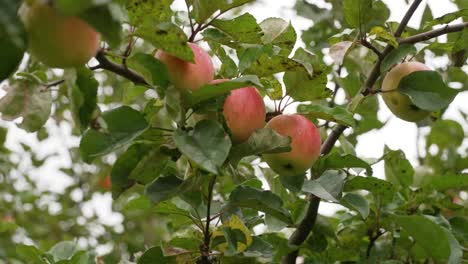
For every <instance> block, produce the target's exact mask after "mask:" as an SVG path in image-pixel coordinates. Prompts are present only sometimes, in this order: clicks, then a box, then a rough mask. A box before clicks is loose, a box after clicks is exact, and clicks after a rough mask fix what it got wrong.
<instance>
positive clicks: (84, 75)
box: [68, 67, 99, 130]
mask: <svg viewBox="0 0 468 264" xmlns="http://www.w3.org/2000/svg"><path fill="white" fill-rule="evenodd" d="M69 87H70V88H69V90H68V96H69V98H70V101H71V104H70V108H71V111H72V113H73V118H74V120H75V125H76V126H77V127H78V128H80V129H81V130H85V129H86V128H88V126H89V124H90V123H91V121H92V119H93V115H94V114H95V111H97V110H98V105H97V91H98V87H99V83H98V81H97V80H96V79H95V78H94V74H93V72H92V71H91V70H89V69H87V68H86V67H80V68H77V69H76V81H75V83H74V84H70V85H69Z"/></svg>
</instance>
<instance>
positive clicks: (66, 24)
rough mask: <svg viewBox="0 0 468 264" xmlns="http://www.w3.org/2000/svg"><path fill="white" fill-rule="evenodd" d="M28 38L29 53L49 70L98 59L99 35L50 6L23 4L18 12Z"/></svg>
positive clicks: (36, 3) (76, 19)
mask: <svg viewBox="0 0 468 264" xmlns="http://www.w3.org/2000/svg"><path fill="white" fill-rule="evenodd" d="M19 14H20V17H21V19H22V21H23V23H24V25H25V28H26V32H27V35H28V50H29V53H30V54H31V55H32V56H34V57H36V58H37V59H38V60H40V61H41V62H42V63H44V64H45V65H47V66H49V67H55V68H69V67H76V66H80V65H83V64H85V63H86V62H88V61H89V60H90V59H91V58H92V57H93V56H95V55H96V53H97V50H98V48H99V41H100V35H99V33H97V32H96V31H95V30H94V29H93V27H91V26H90V25H89V24H87V23H86V22H85V21H83V20H82V19H80V18H78V17H75V16H65V15H63V14H60V13H59V11H57V10H56V9H54V8H53V7H52V6H50V5H49V4H45V3H41V1H33V2H32V3H31V4H30V5H28V4H26V3H24V4H23V6H22V7H21V9H20V11H19Z"/></svg>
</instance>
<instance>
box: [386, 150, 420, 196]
mask: <svg viewBox="0 0 468 264" xmlns="http://www.w3.org/2000/svg"><path fill="white" fill-rule="evenodd" d="M384 152H385V154H384V161H385V178H386V179H387V180H388V181H389V182H391V183H393V185H395V186H403V187H408V186H410V185H411V183H412V182H413V175H414V169H413V166H411V163H410V162H409V161H408V160H407V159H406V156H405V153H404V152H403V151H401V150H391V149H389V148H388V147H387V146H385V150H384Z"/></svg>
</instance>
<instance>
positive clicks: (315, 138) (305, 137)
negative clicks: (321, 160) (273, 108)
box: [263, 114, 321, 176]
mask: <svg viewBox="0 0 468 264" xmlns="http://www.w3.org/2000/svg"><path fill="white" fill-rule="evenodd" d="M266 127H269V128H272V129H274V130H275V131H276V132H278V133H279V134H281V135H283V136H289V137H291V140H292V142H291V151H289V152H283V153H274V154H264V155H263V160H264V161H265V162H266V163H268V165H269V166H270V168H271V169H273V170H274V171H275V172H276V173H278V174H280V175H282V176H294V175H298V174H301V173H304V172H305V171H306V170H307V169H309V168H311V167H312V165H313V164H314V163H315V161H317V159H318V157H319V156H320V146H321V140H320V134H319V131H318V129H317V128H316V127H315V125H314V124H313V123H312V122H311V121H310V120H309V119H307V118H305V117H304V116H302V115H299V114H293V115H278V116H275V117H273V119H271V120H270V121H269V122H268V123H267V125H266Z"/></svg>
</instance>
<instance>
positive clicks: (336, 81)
mask: <svg viewBox="0 0 468 264" xmlns="http://www.w3.org/2000/svg"><path fill="white" fill-rule="evenodd" d="M25 2H30V1H25ZM51 2H52V4H53V6H54V8H56V9H58V10H60V12H62V13H64V14H67V15H75V16H78V17H80V18H81V19H83V20H85V21H86V22H88V23H89V24H90V25H92V26H93V27H94V28H95V29H96V30H97V31H99V32H100V33H101V35H102V47H103V49H102V50H100V51H99V53H98V54H97V55H96V60H93V61H92V62H90V63H89V64H88V65H83V66H82V67H79V68H71V69H64V70H57V69H50V68H47V67H46V66H44V65H43V64H42V63H41V62H40V61H37V60H36V59H35V58H34V57H30V56H29V55H28V54H27V53H25V50H26V47H27V41H28V40H27V36H26V34H24V28H23V25H22V24H21V21H20V20H19V19H18V17H17V10H18V8H19V3H18V1H13V0H7V1H5V3H3V7H2V8H1V9H0V21H1V24H0V58H1V61H2V63H1V64H2V65H1V66H0V78H1V80H0V81H2V88H3V89H4V90H5V92H4V93H3V95H2V97H1V98H0V112H1V117H2V119H4V120H7V121H10V122H9V123H7V122H2V123H1V124H0V125H1V127H0V263H57V264H58V263H73V264H84V263H118V262H119V261H121V263H279V262H281V261H283V263H295V259H296V256H297V255H299V256H301V257H302V258H303V260H304V263H335V262H357V263H461V262H462V261H466V260H467V259H468V252H467V248H468V235H467V234H468V217H467V215H468V209H467V208H468V199H467V197H466V196H467V193H466V190H467V189H468V174H467V171H468V148H467V145H466V138H467V137H466V134H467V127H468V112H466V111H464V110H462V111H460V115H461V116H462V117H463V119H464V122H457V121H454V120H449V119H446V115H445V113H446V111H447V109H448V108H449V107H450V104H451V102H452V101H453V100H454V98H455V97H456V96H466V90H467V85H468V74H467V71H466V67H468V66H467V64H466V58H467V55H466V54H468V46H467V45H468V42H467V41H466V39H467V36H468V29H466V28H467V24H466V22H465V23H464V24H461V25H462V26H461V27H460V26H459V27H457V28H455V29H456V30H455V29H454V30H451V32H450V33H448V32H449V31H446V32H441V33H440V35H442V34H447V41H446V42H440V41H439V40H438V39H434V38H433V37H435V36H431V37H427V36H428V33H427V32H429V33H431V32H432V31H433V27H434V26H440V25H445V24H448V23H453V21H455V20H457V19H458V20H464V21H467V19H468V16H467V12H466V11H467V9H466V8H468V7H467V6H466V4H465V1H452V2H454V3H455V4H457V5H458V9H459V10H457V11H456V12H453V13H450V14H446V15H444V16H442V17H439V18H435V19H433V18H432V13H431V10H430V7H429V6H426V7H425V8H426V9H425V11H424V16H423V19H422V21H421V25H420V27H418V28H410V27H407V26H406V23H407V21H406V22H404V21H398V22H395V21H389V20H388V18H389V15H390V10H389V9H388V7H387V6H386V5H385V4H384V3H383V2H382V1H380V0H345V1H337V0H325V1H322V2H324V3H325V5H323V4H321V5H319V4H315V2H314V1H306V0H297V1H295V3H296V4H295V7H294V9H295V11H296V12H297V15H298V16H301V17H303V18H305V19H308V20H310V21H313V26H311V27H310V28H308V29H306V30H304V31H303V32H300V33H301V34H298V33H299V32H297V31H296V30H295V29H294V27H293V24H294V23H290V22H288V21H285V20H284V19H282V18H277V17H275V18H267V19H265V20H263V21H257V19H256V18H255V16H254V15H252V14H250V13H248V12H246V11H248V10H249V5H253V4H257V5H258V4H260V5H269V4H272V3H270V2H268V1H254V0H229V1H228V0H219V1H210V0H186V1H185V3H183V1H182V4H186V7H187V9H185V10H183V11H182V10H179V9H175V8H174V5H173V4H174V1H173V0H161V1H143V0H130V1H121V0H114V1H112V0H107V1H71V0H55V1H51ZM78 2H79V3H80V4H77V3H78ZM176 2H177V1H176ZM408 2H412V4H413V5H415V6H416V7H417V5H418V4H419V3H420V2H421V1H420V0H415V1H408ZM183 6H184V5H183ZM422 6H424V5H422ZM422 6H421V7H420V8H422ZM408 14H409V15H410V16H411V15H412V13H411V12H409V13H408ZM400 23H401V24H400ZM455 23H458V22H455ZM400 25H401V26H402V28H401V29H405V30H404V31H402V32H401V34H398V33H396V32H398V30H399V26H400ZM450 25H451V26H453V25H454V24H450ZM456 25H460V24H456ZM443 28H445V29H447V28H449V26H443ZM439 31H440V30H439ZM422 33H423V35H420V34H422ZM299 36H300V38H298V37H299ZM421 36H422V37H421ZM187 41H197V42H199V43H200V45H201V46H203V47H204V48H208V47H209V50H210V52H211V53H210V54H211V55H212V57H213V59H215V58H217V60H218V61H219V62H220V63H219V67H218V70H217V75H216V78H219V79H222V78H229V79H232V80H231V81H229V82H223V83H219V84H207V85H206V86H203V87H201V88H200V89H199V90H197V91H195V92H187V91H180V90H177V89H175V88H174V87H173V86H172V84H171V83H170V81H169V77H168V73H167V69H166V68H165V66H164V64H163V63H162V62H160V61H159V60H157V59H155V58H154V57H153V56H152V54H154V52H155V51H156V50H157V49H162V50H164V51H165V52H167V53H170V54H172V55H174V56H176V57H178V58H180V59H182V60H186V61H192V60H193V54H192V52H191V49H190V48H189V46H188V45H187ZM416 44H418V45H416ZM421 44H422V45H421ZM296 45H300V46H301V47H300V48H296V49H294V47H295V46H296ZM25 54H26V55H25ZM447 55H449V56H447ZM431 56H445V57H447V58H448V57H450V58H451V60H450V62H449V63H448V64H447V65H443V66H440V67H439V68H437V69H434V71H425V72H416V73H413V74H411V75H408V76H407V77H405V78H404V79H403V80H402V81H401V82H400V85H399V87H400V89H401V90H402V92H403V93H404V94H407V95H408V96H409V97H410V99H411V100H412V102H413V104H414V105H416V106H418V107H420V108H422V109H425V110H428V111H432V112H433V114H432V115H431V116H430V117H429V118H427V119H426V120H423V121H421V122H419V123H417V124H416V125H417V126H418V130H421V131H428V133H426V134H425V135H424V142H425V149H424V150H425V151H424V152H423V154H420V156H419V157H418V158H419V161H418V163H417V164H416V163H411V162H410V161H409V159H408V158H407V157H406V155H405V153H404V152H403V151H401V150H392V149H390V148H388V147H385V149H384V152H383V155H382V156H381V157H380V158H379V159H377V160H369V159H366V158H365V157H361V156H359V157H358V156H356V151H355V147H356V145H357V143H358V142H359V139H360V138H359V137H360V136H362V135H364V134H366V133H368V132H369V131H374V132H377V133H379V129H381V128H382V127H383V126H384V125H385V121H381V120H379V118H378V116H377V112H378V111H379V109H380V108H381V107H382V105H381V104H380V101H379V100H378V99H377V98H378V97H379V96H380V95H379V93H380V88H379V87H380V82H381V79H383V78H381V77H383V76H384V75H385V73H386V72H388V71H389V70H390V69H391V68H392V67H393V66H395V65H396V64H398V63H400V62H401V61H409V60H413V59H414V60H417V61H420V62H423V63H424V62H428V61H430V60H431ZM23 57H24V58H23ZM330 58H331V59H330ZM21 62H22V63H21ZM96 63H98V64H96ZM252 85H253V86H256V87H257V89H258V90H259V91H260V93H261V94H262V96H264V97H265V98H267V99H270V100H271V101H274V103H272V105H274V109H270V110H272V111H271V113H269V115H268V117H269V118H271V117H272V116H274V115H277V114H278V113H279V112H282V111H284V110H285V108H286V107H289V108H288V110H290V112H291V111H294V110H295V111H296V112H297V113H300V114H302V115H304V116H306V117H307V118H309V119H310V120H312V121H313V122H314V123H315V124H316V125H317V126H318V127H319V128H320V133H321V135H322V142H325V143H324V145H323V146H322V156H321V157H320V159H319V160H318V161H317V162H316V163H315V164H314V166H313V167H312V168H311V169H310V170H309V171H308V172H307V173H306V174H305V175H297V176H294V177H285V176H281V175H277V174H276V173H275V172H273V171H272V170H271V169H269V168H268V167H266V165H265V164H264V163H261V157H262V154H265V153H279V152H285V151H289V149H290V147H291V146H290V138H288V137H284V136H281V135H279V134H278V133H276V132H275V131H273V130H271V129H266V128H264V129H260V130H257V131H256V132H255V133H254V134H252V136H251V137H250V138H249V139H248V140H247V141H245V142H243V143H240V144H234V143H232V142H231V139H230V137H229V130H228V128H227V126H226V124H225V120H224V118H223V116H222V114H220V113H222V110H221V108H222V105H223V102H224V100H225V98H226V96H227V95H228V94H229V92H230V91H231V90H233V89H236V88H239V87H244V86H252ZM341 92H343V94H344V95H345V96H344V98H339V96H336V95H337V93H341ZM291 102H297V104H296V105H295V106H297V109H292V108H293V106H290V104H291ZM212 113H214V118H208V119H204V120H201V121H200V116H201V117H204V116H205V117H206V116H207V115H210V114H212ZM202 119H203V118H202ZM13 123H16V124H17V125H18V127H19V128H20V129H23V130H25V131H27V132H31V134H28V138H34V140H32V141H27V140H23V139H21V138H18V136H16V140H17V141H18V142H19V144H16V145H15V144H11V141H12V138H15V135H14V134H15V133H18V131H20V130H19V129H18V128H16V127H14V126H13ZM67 129H68V130H71V132H70V131H68V134H67V135H66V136H65V137H63V135H62V136H60V135H61V133H63V131H67ZM345 129H346V133H345V134H342V133H343V130H345ZM57 131H61V132H59V133H58V132H57ZM21 133H23V132H21ZM24 134H25V133H24ZM24 134H19V135H24ZM7 139H8V140H7ZM54 140H59V142H62V143H63V142H67V141H68V140H74V141H76V142H78V141H79V144H74V145H73V144H71V145H70V144H66V143H63V145H64V146H62V147H64V148H65V149H66V150H67V151H68V152H66V151H65V153H62V152H61V151H59V150H58V149H59V148H58V147H57V151H56V150H54V149H51V148H52V147H53V146H54V144H50V142H57V141H54ZM395 140H398V139H395ZM336 141H339V144H335V143H336ZM32 142H35V143H32ZM56 145H57V144H56ZM335 145H336V146H335ZM38 146H40V147H38ZM332 148H333V149H332ZM43 149H48V150H47V151H43ZM60 156H62V157H64V156H65V157H66V158H65V159H67V160H69V162H65V164H61V163H60V165H58V166H60V170H59V171H58V172H54V173H56V174H57V175H54V177H55V176H56V177H63V178H66V179H68V180H69V184H68V185H67V186H65V187H63V188H61V190H58V191H52V190H48V189H47V188H43V187H41V186H40V184H39V183H38V182H40V181H38V177H37V175H38V174H40V175H39V178H40V176H41V175H43V174H47V173H50V164H53V163H54V160H55V164H57V157H60ZM379 165H383V167H384V173H383V174H382V175H381V174H379V173H378V171H377V170H375V168H376V167H378V166H379ZM48 166H49V167H48ZM47 168H49V169H47ZM48 170H49V171H48ZM109 179H110V182H111V184H110V186H109V184H108V183H106V181H108V180H109ZM110 194H112V198H113V205H112V208H113V210H114V212H112V214H113V217H111V216H110V215H111V212H107V215H104V214H102V212H99V210H100V209H98V210H93V209H92V208H93V204H95V203H96V200H97V199H98V198H99V197H109V196H110ZM320 201H321V202H322V203H333V204H336V205H340V206H341V207H340V208H341V209H340V210H338V211H336V212H335V213H333V215H322V214H318V212H317V208H318V202H320ZM314 205H315V207H314ZM100 208H101V209H102V208H104V206H101V207H100ZM102 210H104V209H102ZM116 215H117V216H116ZM116 217H117V218H121V221H120V222H119V223H117V224H116V223H115V221H112V218H116ZM304 219H305V220H304ZM310 219H311V221H306V220H310ZM291 234H292V235H291ZM291 259H292V260H291Z"/></svg>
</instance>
